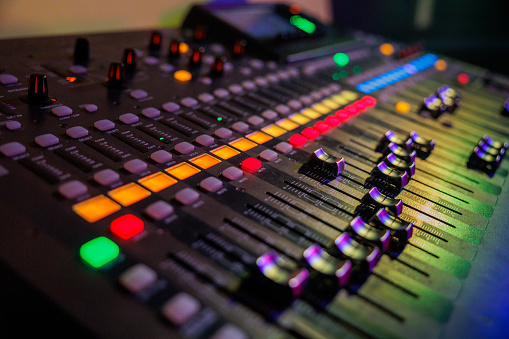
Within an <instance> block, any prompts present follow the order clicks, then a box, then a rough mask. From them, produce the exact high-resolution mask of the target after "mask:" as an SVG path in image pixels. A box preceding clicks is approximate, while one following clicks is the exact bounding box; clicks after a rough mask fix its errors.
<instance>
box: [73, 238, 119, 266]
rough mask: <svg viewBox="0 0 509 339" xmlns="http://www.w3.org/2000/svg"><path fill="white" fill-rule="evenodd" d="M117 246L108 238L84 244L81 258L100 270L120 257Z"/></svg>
mask: <svg viewBox="0 0 509 339" xmlns="http://www.w3.org/2000/svg"><path fill="white" fill-rule="evenodd" d="M118 254H119V248H118V246H117V244H115V243H114V242H113V241H111V240H110V239H108V238H106V237H99V238H95V239H93V240H90V241H89V242H87V243H85V244H83V246H81V248H80V256H81V258H82V259H83V260H85V261H86V262H87V263H88V264H90V265H91V266H92V267H95V268H100V267H102V266H104V265H106V264H107V263H109V262H110V261H112V260H114V259H115V258H117V257H118Z"/></svg>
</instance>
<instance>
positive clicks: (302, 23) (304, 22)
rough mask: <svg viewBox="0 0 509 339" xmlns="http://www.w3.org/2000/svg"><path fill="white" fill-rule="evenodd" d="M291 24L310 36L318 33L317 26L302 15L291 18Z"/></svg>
mask: <svg viewBox="0 0 509 339" xmlns="http://www.w3.org/2000/svg"><path fill="white" fill-rule="evenodd" d="M290 23H291V24H292V25H294V26H295V27H297V28H298V29H300V30H303V31H304V32H306V33H308V34H313V33H314V32H315V31H316V25H315V24H314V23H312V22H311V21H309V20H308V19H304V18H303V17H301V16H300V15H292V16H291V17H290Z"/></svg>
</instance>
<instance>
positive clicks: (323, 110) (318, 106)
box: [311, 104, 331, 114]
mask: <svg viewBox="0 0 509 339" xmlns="http://www.w3.org/2000/svg"><path fill="white" fill-rule="evenodd" d="M311 108H312V109H314V110H315V111H317V112H318V113H322V114H327V113H329V112H330V111H331V109H330V108H329V107H327V106H324V105H322V104H314V105H313V106H311Z"/></svg>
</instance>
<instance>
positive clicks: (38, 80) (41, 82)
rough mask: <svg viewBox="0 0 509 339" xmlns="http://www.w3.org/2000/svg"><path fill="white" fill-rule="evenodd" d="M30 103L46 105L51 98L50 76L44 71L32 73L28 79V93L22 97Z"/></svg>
mask: <svg viewBox="0 0 509 339" xmlns="http://www.w3.org/2000/svg"><path fill="white" fill-rule="evenodd" d="M22 99H23V100H25V101H27V102H28V103H30V104H35V105H44V104H47V103H48V102H49V101H50V99H49V95H48V78H47V77H46V74H44V73H39V72H35V73H31V74H30V78H29V80H28V94H27V96H26V97H23V98H22Z"/></svg>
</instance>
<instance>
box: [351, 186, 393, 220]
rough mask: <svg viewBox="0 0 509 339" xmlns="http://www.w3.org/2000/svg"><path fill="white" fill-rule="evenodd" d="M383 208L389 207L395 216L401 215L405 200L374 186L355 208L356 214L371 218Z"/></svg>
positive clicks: (367, 218)
mask: <svg viewBox="0 0 509 339" xmlns="http://www.w3.org/2000/svg"><path fill="white" fill-rule="evenodd" d="M381 208H388V209H389V210H390V211H391V212H392V213H393V214H394V215H395V216H399V215H400V214H401V212H403V201H402V200H401V199H395V198H391V197H388V196H386V195H384V194H382V193H380V191H379V190H378V189H377V188H376V187H373V188H372V189H370V190H369V192H368V193H366V194H365V195H364V196H363V197H362V199H361V202H360V204H359V206H357V208H356V209H355V214H356V215H360V216H362V217H363V218H365V220H369V219H370V218H371V217H372V216H373V215H375V214H376V213H377V212H378V211H379V210H380V209H381Z"/></svg>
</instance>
